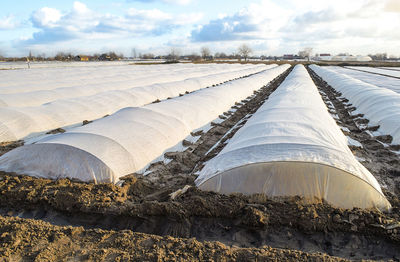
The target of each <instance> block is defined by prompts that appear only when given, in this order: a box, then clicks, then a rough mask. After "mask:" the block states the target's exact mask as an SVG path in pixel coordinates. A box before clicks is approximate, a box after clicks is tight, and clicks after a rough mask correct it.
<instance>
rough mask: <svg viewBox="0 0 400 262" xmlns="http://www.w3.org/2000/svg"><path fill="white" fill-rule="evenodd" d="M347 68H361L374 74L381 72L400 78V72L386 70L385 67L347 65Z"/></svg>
mask: <svg viewBox="0 0 400 262" xmlns="http://www.w3.org/2000/svg"><path fill="white" fill-rule="evenodd" d="M348 68H351V69H356V70H361V71H366V72H370V73H374V74H381V75H387V76H391V77H395V78H400V72H397V71H395V70H387V69H381V68H375V67H365V66H357V67H356V66H348Z"/></svg>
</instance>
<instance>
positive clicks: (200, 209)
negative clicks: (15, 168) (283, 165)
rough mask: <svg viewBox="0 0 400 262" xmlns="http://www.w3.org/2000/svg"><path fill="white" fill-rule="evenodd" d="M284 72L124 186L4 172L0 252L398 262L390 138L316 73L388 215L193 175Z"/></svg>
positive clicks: (25, 256)
mask: <svg viewBox="0 0 400 262" xmlns="http://www.w3.org/2000/svg"><path fill="white" fill-rule="evenodd" d="M288 73H289V71H288V72H286V74H284V75H282V76H281V77H279V78H278V79H276V80H275V81H274V82H273V83H271V84H270V85H268V86H266V87H264V88H262V89H260V90H259V91H258V92H256V94H255V95H254V96H252V97H249V98H248V99H246V100H245V101H242V103H238V104H237V105H235V107H234V109H235V110H236V111H234V112H226V113H225V114H224V115H221V118H223V119H225V120H224V121H223V122H222V123H219V124H215V125H214V126H213V128H211V129H210V130H209V131H208V132H205V133H202V132H199V133H197V134H193V135H200V138H199V139H198V140H197V141H196V142H195V143H194V144H192V143H190V142H188V141H184V142H183V143H184V144H185V145H186V146H188V148H187V149H186V150H185V151H184V152H176V153H167V154H166V157H167V158H169V159H171V161H170V162H169V163H168V164H165V162H159V163H154V164H153V165H151V166H150V167H149V169H148V171H151V172H150V173H149V174H148V175H147V176H145V177H143V176H142V175H140V174H133V175H129V176H127V177H125V178H124V183H123V184H122V185H121V186H116V185H111V184H98V185H94V184H86V183H80V182H77V181H71V180H68V179H61V180H58V181H52V180H48V179H37V178H32V177H28V176H23V175H15V174H6V173H1V174H0V214H1V216H0V256H1V257H2V258H3V260H4V261H23V260H25V261H26V260H28V261H29V260H35V259H36V260H38V261H54V260H64V261H75V260H78V261H85V260H95V261H98V260H106V261H129V260H133V259H136V260H145V261H162V260H169V261H176V260H177V261H185V260H206V261H232V260H239V261H264V260H271V261H280V260H289V261H310V260H311V261H340V260H346V259H356V260H359V259H371V260H397V261H398V260H400V201H399V198H398V196H399V192H400V183H399V171H400V167H399V165H400V161H399V158H398V156H397V155H396V154H395V153H393V152H392V151H394V150H395V149H396V148H391V147H387V146H385V144H382V143H381V142H379V139H380V140H382V139H383V140H385V139H390V138H387V137H386V138H382V137H379V138H376V137H371V136H370V135H369V134H368V133H367V131H368V130H362V128H361V129H360V126H362V125H360V123H364V122H365V121H366V120H365V119H362V117H361V116H359V117H357V118H355V117H353V116H351V115H350V114H349V111H351V105H348V104H346V101H344V100H343V99H342V98H341V97H340V94H338V93H336V92H335V91H334V90H333V89H332V88H330V87H329V86H327V85H326V83H324V82H323V81H322V80H321V79H319V78H317V77H316V76H314V75H313V79H314V81H315V82H316V84H317V86H318V87H319V90H320V92H321V94H322V95H323V98H324V101H325V102H326V103H327V104H330V103H332V104H333V105H334V106H333V107H332V106H331V107H332V108H330V111H332V112H331V113H332V114H337V115H338V118H339V119H338V120H337V121H338V124H339V125H341V126H342V127H347V128H348V129H349V130H350V131H351V132H348V134H346V135H349V136H351V137H352V138H353V139H355V140H357V141H359V142H360V143H361V144H362V145H363V147H362V148H359V147H352V150H353V152H354V153H355V154H356V155H357V156H358V157H359V158H360V159H361V158H362V159H364V160H365V161H364V162H365V163H363V164H364V165H365V166H366V167H367V168H368V169H369V170H370V171H371V172H372V173H373V174H374V175H375V176H376V177H377V179H378V180H379V181H380V183H381V184H382V185H384V188H385V190H384V192H385V194H386V195H387V197H388V199H389V200H390V202H391V204H392V205H393V211H392V212H391V213H381V212H379V211H378V210H361V209H353V210H343V209H338V208H334V207H332V206H330V205H329V204H327V203H325V202H322V201H318V200H317V201H315V203H310V202H308V201H306V200H303V199H300V198H281V199H269V198H266V197H265V196H261V195H254V196H243V195H241V194H233V195H229V196H227V195H221V194H216V193H212V192H202V191H199V190H197V189H196V188H195V187H194V179H195V178H196V175H195V172H196V171H198V170H199V169H200V168H201V167H202V165H203V163H204V162H205V161H207V160H208V159H210V158H212V157H213V156H215V155H216V154H218V152H219V151H220V150H222V148H223V146H224V142H226V141H227V140H228V139H229V138H230V137H232V136H233V134H234V133H235V132H236V131H237V130H238V128H240V127H241V126H242V125H243V124H244V123H245V121H246V119H248V118H249V117H250V116H251V114H253V113H254V112H255V111H256V110H257V108H258V107H259V106H261V104H262V103H263V102H264V101H265V99H268V96H269V95H270V94H271V93H272V92H273V91H274V90H275V89H276V88H277V86H278V85H279V84H280V82H281V81H283V79H284V78H285V77H286V75H287V74H288ZM215 144H218V145H217V146H215V147H214V148H213V146H214V145H215ZM212 148H213V149H212ZM210 149H212V150H210ZM2 150H3V149H2ZM209 150H210V152H208V151H209ZM4 151H6V149H4V150H3V151H2V152H4ZM182 189H183V190H182Z"/></svg>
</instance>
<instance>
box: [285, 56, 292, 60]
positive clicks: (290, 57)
mask: <svg viewBox="0 0 400 262" xmlns="http://www.w3.org/2000/svg"><path fill="white" fill-rule="evenodd" d="M283 59H285V60H292V59H294V55H283Z"/></svg>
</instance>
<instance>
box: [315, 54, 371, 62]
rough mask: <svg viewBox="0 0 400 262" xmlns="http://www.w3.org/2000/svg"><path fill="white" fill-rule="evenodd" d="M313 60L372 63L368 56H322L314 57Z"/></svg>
mask: <svg viewBox="0 0 400 262" xmlns="http://www.w3.org/2000/svg"><path fill="white" fill-rule="evenodd" d="M315 60H319V61H332V62H369V61H372V58H371V57H369V56H362V55H357V56H353V55H342V54H340V55H336V56H330V55H329V56H323V55H322V54H320V55H319V57H315Z"/></svg>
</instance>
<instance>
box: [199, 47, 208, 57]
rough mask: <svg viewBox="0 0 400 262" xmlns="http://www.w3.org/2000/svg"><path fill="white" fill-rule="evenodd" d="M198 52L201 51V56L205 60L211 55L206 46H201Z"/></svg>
mask: <svg viewBox="0 0 400 262" xmlns="http://www.w3.org/2000/svg"><path fill="white" fill-rule="evenodd" d="M200 52H201V57H202V58H203V59H204V60H206V59H208V58H210V57H211V52H210V49H209V48H208V47H202V48H201V51H200Z"/></svg>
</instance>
